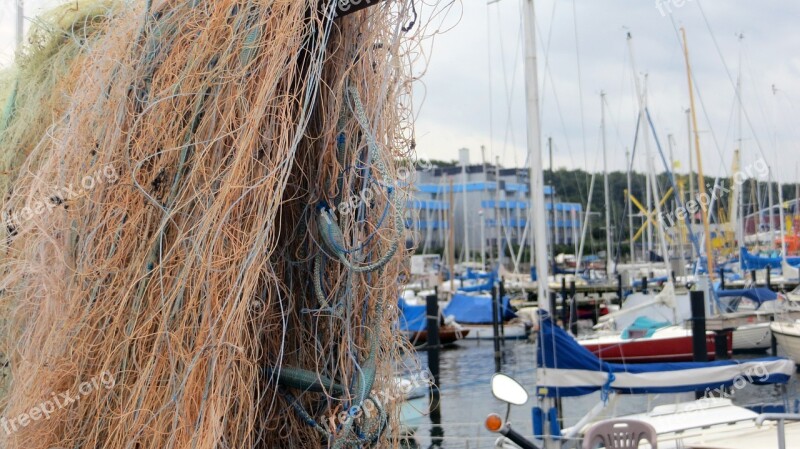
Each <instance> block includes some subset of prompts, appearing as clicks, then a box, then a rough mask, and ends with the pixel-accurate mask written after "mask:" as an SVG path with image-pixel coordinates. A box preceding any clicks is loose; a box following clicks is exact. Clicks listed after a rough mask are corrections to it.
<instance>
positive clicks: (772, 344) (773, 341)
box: [769, 315, 778, 357]
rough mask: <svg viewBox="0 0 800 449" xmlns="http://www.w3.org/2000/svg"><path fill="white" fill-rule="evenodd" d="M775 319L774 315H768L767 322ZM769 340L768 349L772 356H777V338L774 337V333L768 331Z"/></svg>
mask: <svg viewBox="0 0 800 449" xmlns="http://www.w3.org/2000/svg"><path fill="white" fill-rule="evenodd" d="M774 321H775V315H772V316H770V317H769V322H770V323H772V322H774ZM769 335H770V337H769V338H770V342H769V350H770V352H772V356H773V357H777V356H778V340H776V339H775V334H774V333H772V332H770V333H769Z"/></svg>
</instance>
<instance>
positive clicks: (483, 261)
mask: <svg viewBox="0 0 800 449" xmlns="http://www.w3.org/2000/svg"><path fill="white" fill-rule="evenodd" d="M478 217H479V218H480V220H481V269H482V270H485V269H486V235H485V232H486V231H485V229H484V228H485V227H486V219H485V218H484V217H483V209H481V210H479V211H478Z"/></svg>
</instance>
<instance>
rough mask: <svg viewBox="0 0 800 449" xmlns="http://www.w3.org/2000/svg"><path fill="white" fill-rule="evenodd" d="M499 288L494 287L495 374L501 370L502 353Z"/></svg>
mask: <svg viewBox="0 0 800 449" xmlns="http://www.w3.org/2000/svg"><path fill="white" fill-rule="evenodd" d="M498 290H499V288H498V286H497V285H493V286H492V331H493V332H494V338H493V340H494V372H496V373H499V372H500V368H501V366H500V365H501V363H500V362H501V353H500V311H499V307H498V304H497V303H498V298H497V296H498Z"/></svg>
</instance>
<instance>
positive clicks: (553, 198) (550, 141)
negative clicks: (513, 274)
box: [531, 137, 558, 271]
mask: <svg viewBox="0 0 800 449" xmlns="http://www.w3.org/2000/svg"><path fill="white" fill-rule="evenodd" d="M547 150H548V153H549V154H550V183H551V185H550V217H551V224H550V261H551V263H552V267H553V271H555V267H556V229H558V228H557V227H556V182H555V179H556V172H555V170H553V138H552V137H548V138H547ZM531 235H533V233H531ZM534 263H535V262H534V258H533V249H531V264H534Z"/></svg>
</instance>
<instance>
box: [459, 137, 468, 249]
mask: <svg viewBox="0 0 800 449" xmlns="http://www.w3.org/2000/svg"><path fill="white" fill-rule="evenodd" d="M468 164H469V150H468V149H466V148H462V150H461V196H462V198H463V200H464V204H463V205H464V207H463V208H462V211H463V213H462V218H463V220H464V223H463V225H464V248H462V254H463V255H464V262H466V263H468V262H469V261H470V254H469V253H470V251H469V220H468V219H467V208H468V207H469V205H468V204H467V201H468V200H467V165H468Z"/></svg>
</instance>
